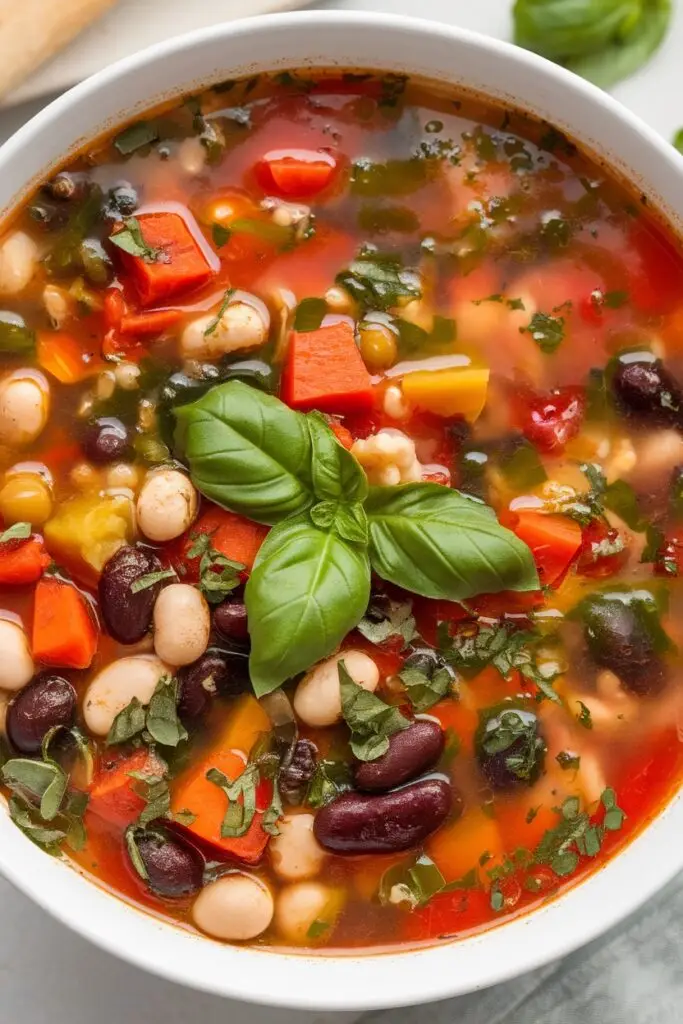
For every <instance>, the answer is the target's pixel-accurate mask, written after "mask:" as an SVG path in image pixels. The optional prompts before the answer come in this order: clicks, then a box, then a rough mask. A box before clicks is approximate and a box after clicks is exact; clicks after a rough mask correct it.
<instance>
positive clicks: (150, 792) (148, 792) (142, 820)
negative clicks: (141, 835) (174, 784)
mask: <svg viewBox="0 0 683 1024" xmlns="http://www.w3.org/2000/svg"><path fill="white" fill-rule="evenodd" d="M165 770H166V769H165V768H164V774H163V775H153V774H151V773H147V772H128V774H129V776H130V778H131V779H132V780H133V782H137V783H139V785H138V786H134V791H135V793H136V794H137V795H138V796H140V797H141V798H142V799H143V800H144V801H145V806H144V808H143V809H142V811H141V813H140V815H139V817H138V820H137V822H136V824H137V825H139V826H140V828H146V827H147V825H150V824H151V823H152V822H153V821H158V820H160V819H161V818H170V817H171V793H170V790H169V788H168V782H167V780H166V777H165Z"/></svg>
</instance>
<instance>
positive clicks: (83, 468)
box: [69, 462, 100, 491]
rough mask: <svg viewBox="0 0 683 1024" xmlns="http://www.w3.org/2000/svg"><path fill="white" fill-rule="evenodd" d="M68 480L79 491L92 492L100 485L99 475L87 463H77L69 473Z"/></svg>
mask: <svg viewBox="0 0 683 1024" xmlns="http://www.w3.org/2000/svg"><path fill="white" fill-rule="evenodd" d="M69 479H70V480H71V483H72V484H73V485H74V487H77V488H78V490H79V491H92V490H94V489H95V488H96V487H99V484H100V476H99V473H98V472H97V470H96V469H95V468H94V467H93V466H91V465H90V464H89V463H88V462H77V463H76V465H75V466H74V467H73V469H72V470H71V471H70V473H69Z"/></svg>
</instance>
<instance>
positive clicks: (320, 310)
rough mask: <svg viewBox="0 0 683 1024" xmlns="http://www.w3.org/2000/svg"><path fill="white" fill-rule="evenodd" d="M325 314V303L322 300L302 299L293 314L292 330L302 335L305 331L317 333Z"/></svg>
mask: <svg viewBox="0 0 683 1024" xmlns="http://www.w3.org/2000/svg"><path fill="white" fill-rule="evenodd" d="M326 313H327V303H326V302H325V300H324V299H302V300H301V302H300V303H299V305H298V306H297V307H296V311H295V313H294V330H295V331H299V332H300V333H302V334H303V333H304V332H305V331H317V329H318V328H319V327H320V325H321V323H322V322H323V318H324V316H325V314H326Z"/></svg>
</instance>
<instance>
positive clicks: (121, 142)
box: [114, 121, 159, 156]
mask: <svg viewBox="0 0 683 1024" xmlns="http://www.w3.org/2000/svg"><path fill="white" fill-rule="evenodd" d="M158 138H159V132H158V129H157V127H156V125H155V124H154V123H153V122H151V121H137V122H136V123H135V124H131V125H129V127H128V128H124V129H123V131H122V132H119V134H118V135H117V136H116V138H115V139H114V146H115V147H116V149H118V151H119V153H120V154H121V156H130V154H131V153H134V152H135V150H136V149H142V147H143V146H149V145H150V143H152V142H156V141H157V139H158Z"/></svg>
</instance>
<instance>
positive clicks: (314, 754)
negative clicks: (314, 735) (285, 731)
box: [279, 739, 318, 805]
mask: <svg viewBox="0 0 683 1024" xmlns="http://www.w3.org/2000/svg"><path fill="white" fill-rule="evenodd" d="M317 760H318V748H317V747H316V745H315V743H313V742H312V740H306V739H301V740H297V741H296V744H295V746H294V751H293V753H292V756H291V758H290V760H289V763H288V764H286V765H285V766H284V767H283V768H282V769H281V771H280V775H279V784H280V792H281V793H282V795H283V797H284V798H285V800H287V802H288V803H290V804H295V805H296V804H300V803H301V801H302V800H303V798H304V794H305V791H306V788H307V786H308V784H309V782H310V781H311V779H312V778H313V773H314V772H315V766H316V764H317Z"/></svg>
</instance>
